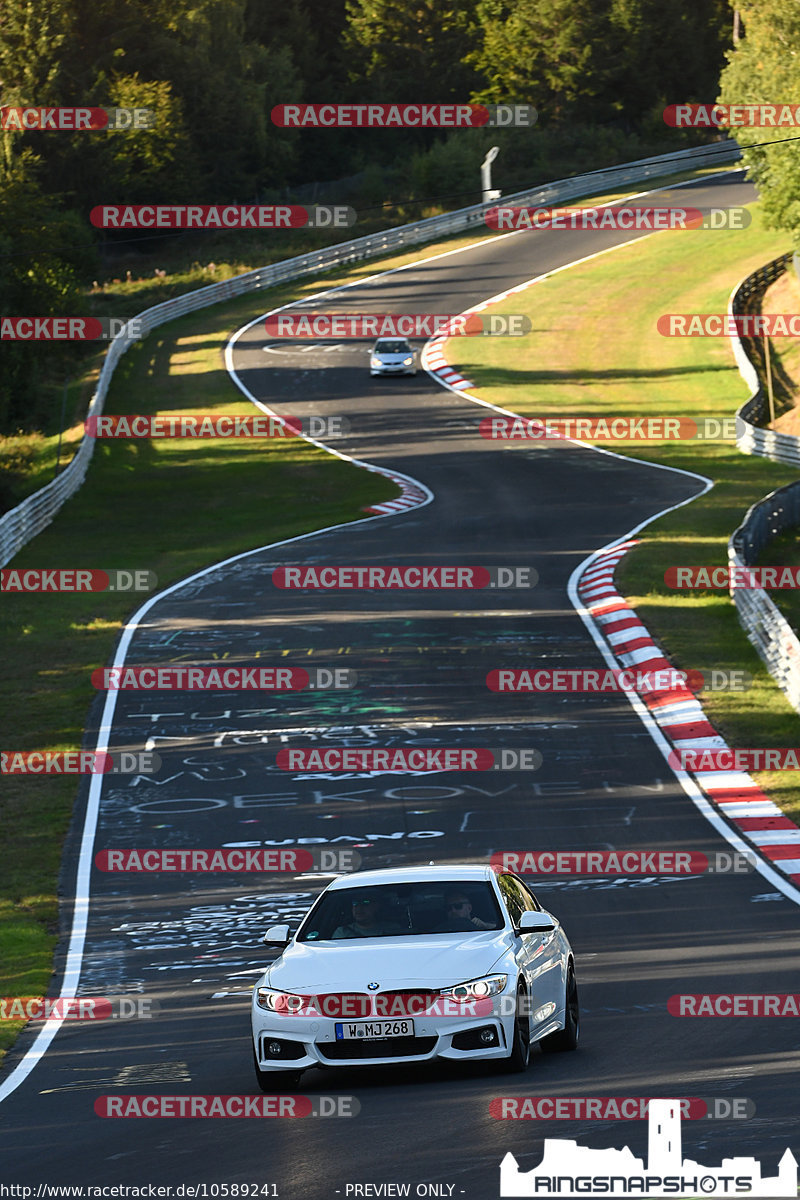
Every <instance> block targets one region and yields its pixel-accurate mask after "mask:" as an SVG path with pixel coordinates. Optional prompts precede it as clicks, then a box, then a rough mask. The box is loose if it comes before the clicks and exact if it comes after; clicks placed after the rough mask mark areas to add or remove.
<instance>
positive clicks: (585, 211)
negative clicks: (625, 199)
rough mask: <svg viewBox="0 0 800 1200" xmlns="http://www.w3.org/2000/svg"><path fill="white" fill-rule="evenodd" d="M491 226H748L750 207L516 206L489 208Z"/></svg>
mask: <svg viewBox="0 0 800 1200" xmlns="http://www.w3.org/2000/svg"><path fill="white" fill-rule="evenodd" d="M483 219H484V221H485V223H486V225H487V226H488V227H489V229H494V230H497V231H498V232H501V233H502V232H506V233H512V232H515V231H517V230H520V229H528V230H537V229H555V230H559V231H561V230H570V229H571V230H583V231H585V230H615V231H622V232H647V233H656V232H658V231H659V230H664V229H679V230H680V229H683V230H686V229H704V230H705V229H746V228H747V226H748V225H749V224H750V221H751V219H752V218H751V216H750V213H749V212H748V210H747V209H746V208H743V207H738V208H706V209H700V208H645V207H640V206H626V207H622V208H611V207H604V208H536V207H533V208H516V207H514V206H502V205H498V206H497V207H496V208H489V209H487V211H486V213H485V214H484V218H483Z"/></svg>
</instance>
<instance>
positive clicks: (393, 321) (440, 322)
mask: <svg viewBox="0 0 800 1200" xmlns="http://www.w3.org/2000/svg"><path fill="white" fill-rule="evenodd" d="M264 328H265V329H266V332H267V335H268V336H269V337H271V338H291V339H294V340H300V339H303V338H312V339H313V340H315V341H316V340H319V339H323V340H324V339H325V338H337V339H343V340H348V339H353V340H359V339H364V340H368V339H372V338H418V339H421V338H425V339H427V338H432V337H440V336H446V337H525V335H526V334H528V333H530V331H531V329H532V328H533V326H532V323H531V319H530V317H528V316H526V315H525V313H494V314H484V315H481V314H480V313H458V314H453V313H345V312H338V313H320V312H282V313H273V314H272V315H271V316H269V317H267V318H266V319H265V321H264Z"/></svg>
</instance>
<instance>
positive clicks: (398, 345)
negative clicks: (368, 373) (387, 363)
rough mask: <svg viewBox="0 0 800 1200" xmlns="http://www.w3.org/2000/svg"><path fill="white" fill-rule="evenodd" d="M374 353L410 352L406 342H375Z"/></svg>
mask: <svg viewBox="0 0 800 1200" xmlns="http://www.w3.org/2000/svg"><path fill="white" fill-rule="evenodd" d="M374 352H375V354H410V353H411V347H410V346H409V344H408V342H376V344H375V351H374Z"/></svg>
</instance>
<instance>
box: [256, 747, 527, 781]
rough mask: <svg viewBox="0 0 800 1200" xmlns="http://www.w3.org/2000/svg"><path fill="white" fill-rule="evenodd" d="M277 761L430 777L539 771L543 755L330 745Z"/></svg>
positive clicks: (291, 751) (290, 767) (285, 765)
mask: <svg viewBox="0 0 800 1200" xmlns="http://www.w3.org/2000/svg"><path fill="white" fill-rule="evenodd" d="M275 762H276V765H277V766H278V767H280V768H281V769H282V770H284V771H324V772H328V771H378V772H387V773H389V774H393V773H395V772H396V773H398V774H406V773H408V774H428V773H429V772H434V771H537V770H538V769H539V767H540V766H541V765H542V755H541V753H540V752H539V751H538V750H535V749H534V748H533V747H526V748H525V749H517V750H514V749H510V748H507V747H506V748H503V749H497V750H494V749H492V750H490V749H486V748H480V749H465V748H461V747H443V746H437V747H433V746H417V747H412V748H410V749H405V748H402V747H396V748H392V749H386V748H367V749H365V748H359V747H352V746H349V747H344V748H339V747H335V746H327V747H325V749H322V750H320V749H317V748H316V747H312V748H310V749H298V748H290V747H289V746H285V747H284V748H283V749H281V750H279V751H278V753H277V755H276V757H275Z"/></svg>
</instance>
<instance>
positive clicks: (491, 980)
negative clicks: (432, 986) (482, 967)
mask: <svg viewBox="0 0 800 1200" xmlns="http://www.w3.org/2000/svg"><path fill="white" fill-rule="evenodd" d="M507 982H508V976H507V975H484V976H483V978H482V979H470V980H469V981H468V982H467V983H456V984H454V985H453V987H446V988H440V990H439V994H440V995H442V996H453V997H454V998H455V999H456V1000H484V999H485V998H486V997H487V996H497V995H499V994H500V992H502V991H503V990H504V989H505V986H506V984H507Z"/></svg>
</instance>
